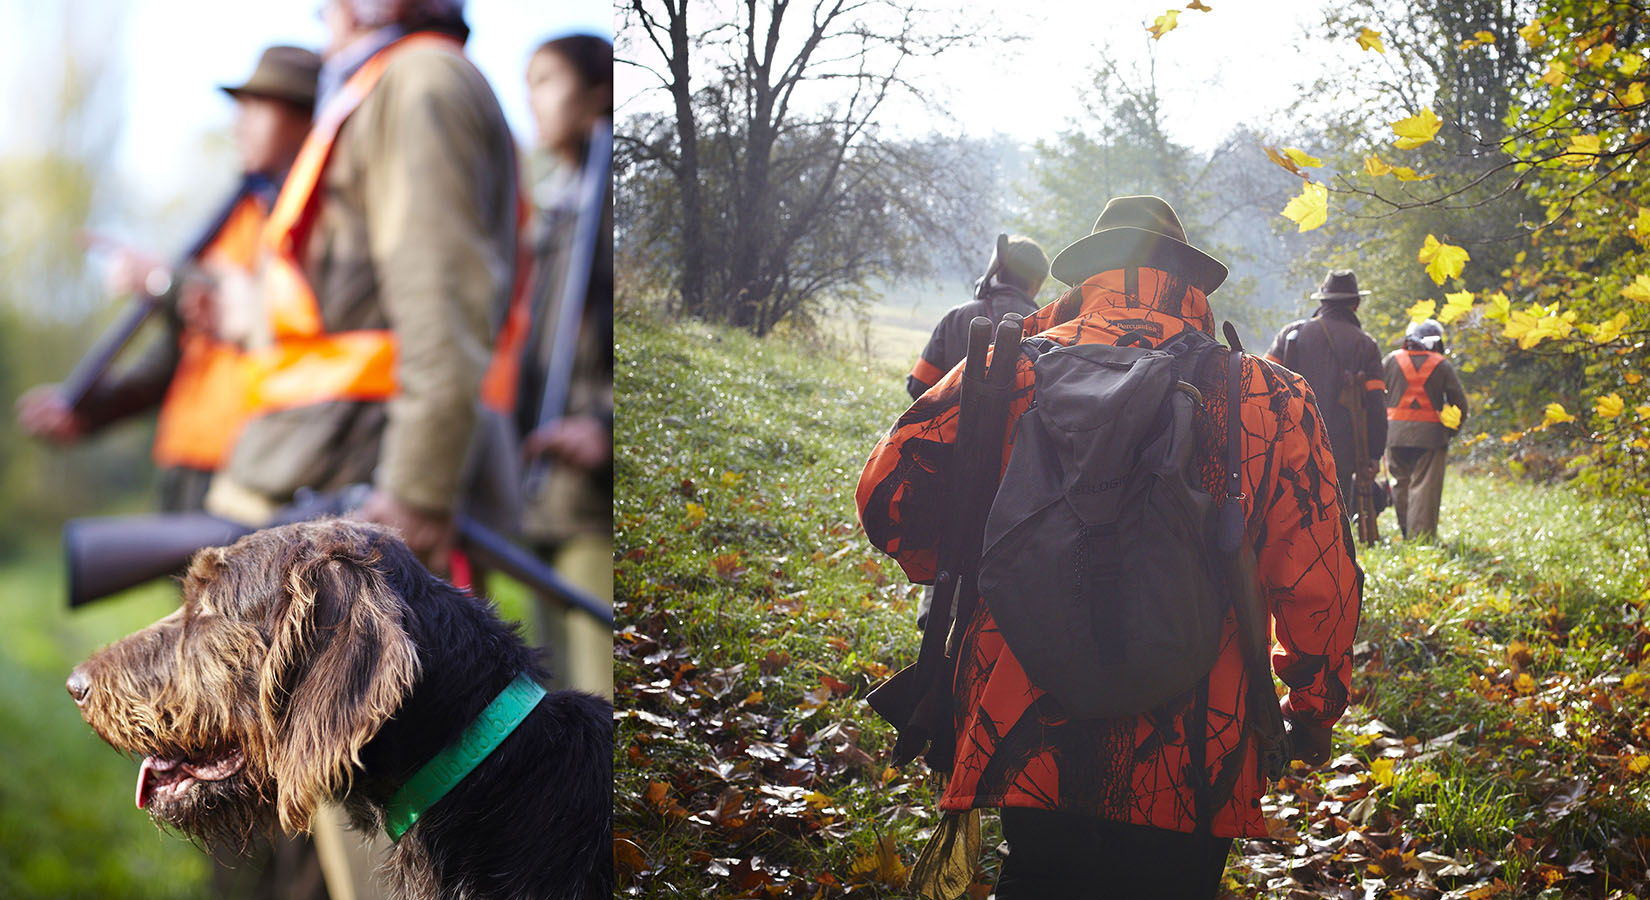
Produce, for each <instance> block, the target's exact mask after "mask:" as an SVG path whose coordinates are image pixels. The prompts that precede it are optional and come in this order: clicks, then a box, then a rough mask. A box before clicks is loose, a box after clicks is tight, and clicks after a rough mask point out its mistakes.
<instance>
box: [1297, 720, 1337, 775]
mask: <svg viewBox="0 0 1650 900" xmlns="http://www.w3.org/2000/svg"><path fill="white" fill-rule="evenodd" d="M1286 724H1287V726H1288V732H1287V733H1288V742H1289V758H1290V759H1298V760H1300V761H1301V762H1303V763H1305V764H1307V765H1308V766H1312V767H1314V768H1316V767H1318V766H1321V765H1323V764H1324V763H1326V762H1329V754H1330V746H1331V741H1330V738H1331V737H1332V736H1333V734H1334V730H1333V729H1331V728H1330V727H1329V726H1327V725H1309V724H1306V723H1303V722H1296V721H1293V720H1286Z"/></svg>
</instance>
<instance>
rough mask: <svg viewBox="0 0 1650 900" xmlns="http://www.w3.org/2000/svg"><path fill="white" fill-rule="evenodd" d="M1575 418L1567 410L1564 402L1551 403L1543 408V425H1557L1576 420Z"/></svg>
mask: <svg viewBox="0 0 1650 900" xmlns="http://www.w3.org/2000/svg"><path fill="white" fill-rule="evenodd" d="M1575 420H1576V417H1575V416H1573V415H1570V413H1568V412H1566V411H1565V409H1564V404H1562V403H1557V402H1554V403H1549V404H1547V408H1546V409H1544V410H1542V417H1541V424H1543V425H1556V424H1558V423H1560V422H1574V421H1575Z"/></svg>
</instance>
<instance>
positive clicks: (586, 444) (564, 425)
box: [525, 416, 613, 471]
mask: <svg viewBox="0 0 1650 900" xmlns="http://www.w3.org/2000/svg"><path fill="white" fill-rule="evenodd" d="M525 449H526V452H527V456H528V458H529V459H532V458H534V457H539V456H549V457H552V458H554V459H555V460H556V461H557V462H561V463H566V464H567V465H570V466H573V467H574V468H578V469H585V470H587V471H588V470H591V469H597V468H600V467H602V466H604V465H606V464H607V463H608V462H609V461H611V460H612V459H613V436H612V435H611V434H609V433H608V431H607V423H605V422H603V421H602V420H601V419H598V418H596V417H595V416H573V417H571V418H566V419H557V420H556V421H554V422H550V423H548V424H545V425H540V426H539V427H538V428H536V429H534V430H533V433H532V434H529V435H528V436H527V443H526V448H525Z"/></svg>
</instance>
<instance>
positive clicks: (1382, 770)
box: [1369, 756, 1397, 787]
mask: <svg viewBox="0 0 1650 900" xmlns="http://www.w3.org/2000/svg"><path fill="white" fill-rule="evenodd" d="M1392 766H1393V762H1392V760H1391V759H1388V758H1387V757H1384V756H1383V757H1381V758H1379V759H1374V760H1370V763H1369V774H1370V776H1371V777H1373V778H1374V780H1375V783H1376V784H1378V785H1380V786H1382V787H1392V782H1393V781H1395V780H1396V778H1397V776H1396V775H1395V773H1394V772H1393V771H1392Z"/></svg>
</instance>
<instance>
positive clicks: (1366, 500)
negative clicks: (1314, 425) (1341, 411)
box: [1339, 381, 1381, 547]
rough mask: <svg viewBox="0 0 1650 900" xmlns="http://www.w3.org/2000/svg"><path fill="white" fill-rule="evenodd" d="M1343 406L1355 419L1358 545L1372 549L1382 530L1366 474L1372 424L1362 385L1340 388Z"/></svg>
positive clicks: (1354, 508) (1354, 495)
mask: <svg viewBox="0 0 1650 900" xmlns="http://www.w3.org/2000/svg"><path fill="white" fill-rule="evenodd" d="M1339 400H1340V404H1341V406H1343V407H1345V408H1346V412H1347V415H1348V417H1350V418H1351V419H1352V452H1353V460H1354V465H1355V466H1356V468H1354V469H1353V471H1352V497H1351V498H1350V499H1351V501H1352V513H1353V519H1354V520H1355V521H1356V522H1357V525H1358V541H1359V542H1360V543H1362V544H1363V545H1364V546H1366V547H1367V546H1369V545H1371V544H1374V543H1376V542H1377V541H1379V540H1380V539H1381V533H1380V529H1379V526H1378V525H1377V524H1376V522H1375V493H1374V486H1373V485H1372V484H1370V478H1369V476H1368V475H1366V474H1365V473H1366V472H1368V471H1369V468H1370V466H1369V421H1368V419H1366V418H1365V416H1366V415H1367V414H1368V413H1367V411H1366V410H1365V409H1364V392H1363V388H1362V387H1361V386H1360V385H1357V384H1354V383H1353V382H1351V381H1348V382H1347V384H1345V385H1344V386H1343V387H1342V388H1341V396H1340V398H1339Z"/></svg>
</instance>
